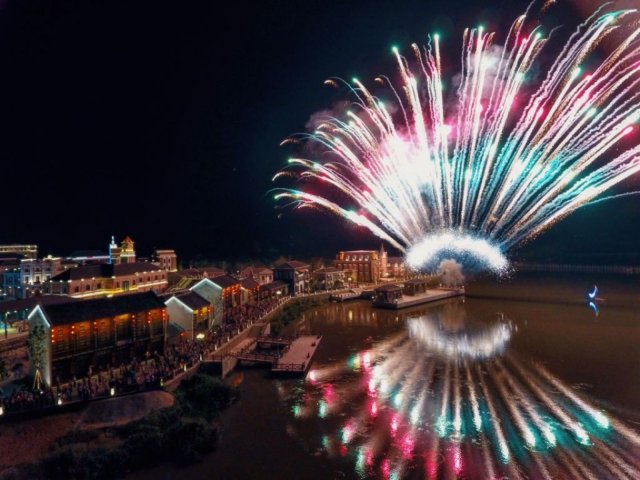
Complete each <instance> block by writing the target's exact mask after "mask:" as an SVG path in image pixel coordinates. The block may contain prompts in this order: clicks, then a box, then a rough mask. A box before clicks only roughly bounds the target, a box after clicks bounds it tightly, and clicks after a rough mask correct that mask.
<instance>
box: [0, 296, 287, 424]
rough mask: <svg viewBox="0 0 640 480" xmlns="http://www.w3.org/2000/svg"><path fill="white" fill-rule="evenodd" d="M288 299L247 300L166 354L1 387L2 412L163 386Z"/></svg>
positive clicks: (180, 342) (87, 399)
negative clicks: (31, 385)
mask: <svg viewBox="0 0 640 480" xmlns="http://www.w3.org/2000/svg"><path fill="white" fill-rule="evenodd" d="M284 301H285V299H282V298H280V299H264V300H260V301H258V302H257V303H255V304H253V305H245V306H243V307H241V308H242V309H241V310H240V311H239V312H237V314H236V315H234V316H233V317H228V318H227V319H226V320H225V321H224V322H223V325H220V326H218V327H217V328H215V329H212V330H209V331H207V332H206V333H205V335H204V338H196V339H193V340H190V339H181V340H180V341H179V342H178V343H176V344H174V345H167V346H166V348H165V351H164V352H163V354H162V355H161V354H159V353H158V352H154V353H153V354H150V353H148V354H147V358H144V359H140V360H137V359H135V358H134V359H133V360H132V361H131V363H129V364H122V365H120V366H117V367H111V366H106V368H104V369H101V370H100V371H98V372H94V371H93V368H92V367H89V371H88V373H87V376H86V377H82V378H76V377H75V376H74V377H72V378H71V379H70V380H69V381H67V382H61V381H60V379H59V378H56V379H55V381H54V382H53V383H54V385H53V386H51V387H45V386H43V387H42V388H41V389H40V390H37V389H36V390H34V389H25V388H23V387H20V386H16V385H14V386H13V387H12V390H11V392H9V393H6V392H3V390H2V389H1V388H0V408H1V413H2V414H6V413H12V412H18V411H25V410H32V409H42V408H53V407H55V406H56V405H64V404H67V403H69V402H77V401H89V400H92V399H95V398H104V397H108V396H113V395H119V394H122V393H128V392H135V391H144V390H150V389H155V388H160V387H162V386H164V383H165V382H167V381H169V380H171V379H173V378H174V377H176V376H177V375H179V374H180V373H181V372H184V371H187V370H188V369H189V368H191V367H193V366H194V365H196V364H197V363H198V362H200V361H202V360H204V359H205V358H210V357H211V356H212V355H213V354H214V353H215V352H216V350H218V349H219V348H220V347H221V346H222V345H224V344H225V343H226V342H228V341H229V340H231V339H232V338H233V337H235V336H236V335H237V334H239V333H240V332H242V331H244V330H245V329H246V328H248V327H250V326H251V325H253V324H254V323H255V322H257V321H259V320H260V319H262V318H263V317H265V316H266V315H268V314H269V313H271V312H272V311H273V310H274V309H275V308H276V307H278V306H279V305H280V304H282V303H283V302H284ZM8 388H10V387H6V389H8Z"/></svg>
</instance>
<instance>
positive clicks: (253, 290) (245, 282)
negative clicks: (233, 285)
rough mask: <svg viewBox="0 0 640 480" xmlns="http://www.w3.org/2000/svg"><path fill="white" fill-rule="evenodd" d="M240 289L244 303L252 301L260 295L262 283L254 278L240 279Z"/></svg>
mask: <svg viewBox="0 0 640 480" xmlns="http://www.w3.org/2000/svg"><path fill="white" fill-rule="evenodd" d="M240 291H241V292H242V305H246V304H248V303H252V302H253V300H254V299H256V298H258V297H259V295H260V284H259V283H258V282H256V281H255V280H254V279H253V278H244V279H242V280H240Z"/></svg>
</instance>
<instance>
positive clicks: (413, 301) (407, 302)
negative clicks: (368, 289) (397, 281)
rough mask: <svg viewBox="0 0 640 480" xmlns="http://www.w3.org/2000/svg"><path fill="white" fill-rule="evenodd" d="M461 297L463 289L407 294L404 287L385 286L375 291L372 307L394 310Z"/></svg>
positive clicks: (432, 290)
mask: <svg viewBox="0 0 640 480" xmlns="http://www.w3.org/2000/svg"><path fill="white" fill-rule="evenodd" d="M462 295H464V288H452V289H439V288H438V289H429V290H425V291H421V292H415V293H411V294H408V293H407V288H406V286H405V287H402V286H399V285H385V286H384V287H381V288H379V289H376V292H375V296H374V299H373V305H374V306H375V307H379V308H390V309H394V310H396V309H401V308H407V307H413V306H416V305H422V304H424V303H430V302H437V301H438V300H444V299H446V298H452V297H459V296H462Z"/></svg>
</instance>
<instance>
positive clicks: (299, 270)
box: [273, 260, 311, 295]
mask: <svg viewBox="0 0 640 480" xmlns="http://www.w3.org/2000/svg"><path fill="white" fill-rule="evenodd" d="M273 280H274V281H281V282H285V283H287V284H288V285H289V292H291V294H292V295H300V294H301V293H306V292H308V291H309V287H310V281H311V268H310V266H309V264H307V263H304V262H299V261H297V260H290V261H288V262H283V263H280V264H278V265H276V266H275V267H273Z"/></svg>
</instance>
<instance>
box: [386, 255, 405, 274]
mask: <svg viewBox="0 0 640 480" xmlns="http://www.w3.org/2000/svg"><path fill="white" fill-rule="evenodd" d="M387 275H388V276H389V277H394V278H400V279H402V278H405V277H406V276H407V267H406V264H405V262H404V257H388V258H387Z"/></svg>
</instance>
